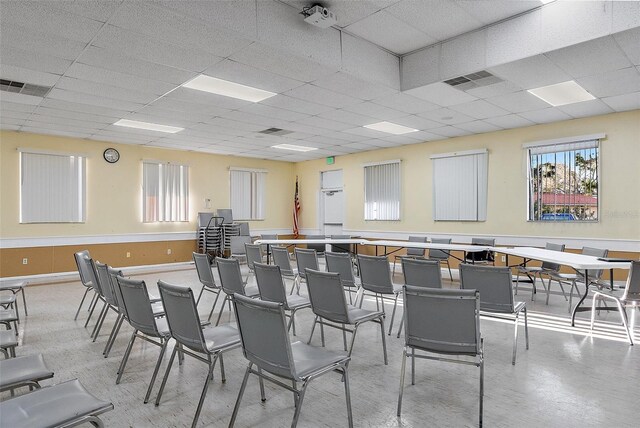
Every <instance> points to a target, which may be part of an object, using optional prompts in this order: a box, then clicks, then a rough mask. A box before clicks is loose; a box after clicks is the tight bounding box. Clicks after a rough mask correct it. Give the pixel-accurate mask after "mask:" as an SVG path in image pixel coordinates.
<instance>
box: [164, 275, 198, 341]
mask: <svg viewBox="0 0 640 428" xmlns="http://www.w3.org/2000/svg"><path fill="white" fill-rule="evenodd" d="M158 290H159V291H160V298H161V299H162V305H163V306H164V313H165V316H166V317H167V324H168V326H169V331H170V332H171V337H173V338H174V339H175V340H176V341H177V342H178V343H180V344H182V345H184V346H186V347H187V348H189V349H192V350H194V351H197V352H204V353H206V349H207V347H206V343H205V340H204V335H203V333H202V326H201V324H200V318H199V316H198V309H197V308H196V302H195V300H194V299H193V291H191V288H189V287H185V286H180V285H172V284H169V283H167V282H164V281H158Z"/></svg>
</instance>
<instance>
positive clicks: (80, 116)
mask: <svg viewBox="0 0 640 428" xmlns="http://www.w3.org/2000/svg"><path fill="white" fill-rule="evenodd" d="M35 113H37V114H42V115H45V116H55V117H64V118H68V119H76V120H86V121H88V122H97V123H113V122H115V121H116V120H118V119H120V118H121V117H118V116H104V115H99V114H92V113H83V112H79V111H68V110H61V109H55V108H49V107H43V106H40V107H38V108H37V109H36V110H35Z"/></svg>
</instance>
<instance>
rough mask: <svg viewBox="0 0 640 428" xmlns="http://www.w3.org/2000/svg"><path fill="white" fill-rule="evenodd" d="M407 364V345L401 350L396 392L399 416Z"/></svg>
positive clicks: (397, 413)
mask: <svg viewBox="0 0 640 428" xmlns="http://www.w3.org/2000/svg"><path fill="white" fill-rule="evenodd" d="M406 366H407V347H406V346H405V347H404V349H403V350H402V365H401V368H400V391H399V392H398V411H397V412H396V415H397V416H398V417H400V413H401V412H402V393H403V392H404V372H405V369H406Z"/></svg>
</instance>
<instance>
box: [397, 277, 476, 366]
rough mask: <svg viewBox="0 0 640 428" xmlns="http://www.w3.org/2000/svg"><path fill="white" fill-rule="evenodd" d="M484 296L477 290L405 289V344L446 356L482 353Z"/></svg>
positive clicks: (407, 287) (407, 286)
mask: <svg viewBox="0 0 640 428" xmlns="http://www.w3.org/2000/svg"><path fill="white" fill-rule="evenodd" d="M479 312H480V295H479V292H478V291H476V290H447V289H436V288H425V287H412V286H410V285H405V286H404V322H405V326H406V329H405V343H406V344H407V345H408V346H412V347H415V348H419V349H423V350H425V351H429V352H436V353H442V354H462V355H478V354H479V353H480V314H479Z"/></svg>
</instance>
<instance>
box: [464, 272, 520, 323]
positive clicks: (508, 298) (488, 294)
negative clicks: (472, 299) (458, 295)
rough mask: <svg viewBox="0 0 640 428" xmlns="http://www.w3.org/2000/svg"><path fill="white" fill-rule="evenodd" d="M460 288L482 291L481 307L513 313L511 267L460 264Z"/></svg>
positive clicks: (484, 309) (492, 310)
mask: <svg viewBox="0 0 640 428" xmlns="http://www.w3.org/2000/svg"><path fill="white" fill-rule="evenodd" d="M460 288H461V289H463V290H478V291H479V292H480V309H481V310H483V311H488V312H503V313H513V308H514V304H513V284H512V282H511V269H509V268H508V267H497V266H475V265H470V264H465V263H463V264H461V265H460Z"/></svg>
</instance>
